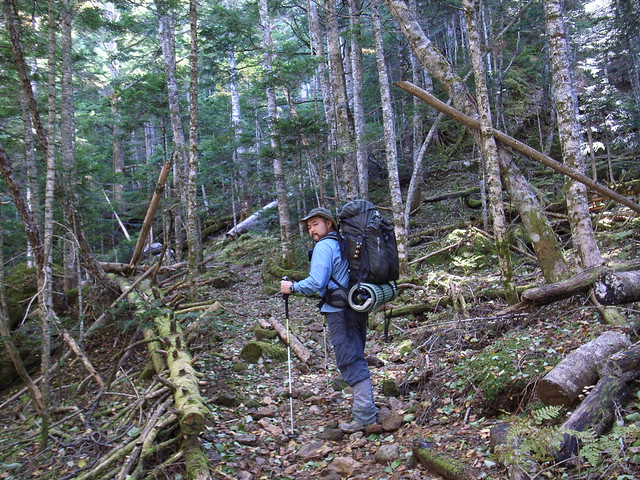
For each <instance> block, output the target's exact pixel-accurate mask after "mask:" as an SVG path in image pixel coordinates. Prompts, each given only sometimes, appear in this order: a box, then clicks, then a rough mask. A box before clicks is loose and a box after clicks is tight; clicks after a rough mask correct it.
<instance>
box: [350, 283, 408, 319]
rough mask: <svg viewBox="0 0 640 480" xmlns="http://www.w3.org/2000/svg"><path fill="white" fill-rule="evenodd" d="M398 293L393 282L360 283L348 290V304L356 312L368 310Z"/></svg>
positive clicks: (373, 308)
mask: <svg viewBox="0 0 640 480" xmlns="http://www.w3.org/2000/svg"><path fill="white" fill-rule="evenodd" d="M397 295H398V286H397V285H396V284H395V283H390V282H387V283H361V284H360V286H358V285H357V284H356V285H354V286H353V287H351V290H349V297H348V298H349V306H350V307H351V308H352V309H353V310H355V311H356V312H370V311H371V310H375V309H377V308H380V307H381V306H382V305H383V304H385V303H387V302H390V301H391V300H393V299H394V298H396V296H397Z"/></svg>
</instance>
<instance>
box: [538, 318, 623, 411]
mask: <svg viewBox="0 0 640 480" xmlns="http://www.w3.org/2000/svg"><path fill="white" fill-rule="evenodd" d="M630 345H631V342H630V341H629V339H628V338H627V337H626V335H624V334H622V333H620V332H614V331H608V332H604V333H603V334H602V335H600V336H599V337H598V338H596V339H595V340H592V341H591V342H588V343H585V344H584V345H582V346H581V347H579V348H577V349H576V350H574V351H573V352H571V353H570V354H569V355H567V356H566V357H565V358H564V359H563V360H562V361H561V362H560V363H558V364H557V365H556V366H555V367H554V368H553V369H552V370H551V371H550V372H549V373H547V375H545V377H544V378H543V379H542V380H540V381H539V382H538V384H537V386H536V393H537V395H538V397H539V398H540V400H541V401H542V403H544V404H545V405H564V406H566V407H570V406H571V405H573V403H574V402H575V401H576V400H577V398H578V395H580V393H581V392H582V390H583V389H584V388H585V387H588V386H589V385H594V384H595V383H596V382H597V380H598V371H597V368H598V364H599V363H600V362H603V361H604V360H605V359H607V358H609V357H610V356H611V355H613V354H614V353H616V352H618V351H620V350H622V349H623V348H628V347H629V346H630Z"/></svg>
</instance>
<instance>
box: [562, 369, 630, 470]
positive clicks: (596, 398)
mask: <svg viewBox="0 0 640 480" xmlns="http://www.w3.org/2000/svg"><path fill="white" fill-rule="evenodd" d="M628 394H629V388H628V387H627V385H626V384H625V383H624V382H623V381H622V380H620V379H619V378H616V377H603V378H601V379H600V381H598V384H597V385H596V387H595V388H594V389H593V390H592V391H591V393H589V395H587V398H586V399H585V400H584V401H583V402H582V403H581V404H580V406H579V407H578V408H576V409H575V411H574V412H573V413H572V414H571V416H570V417H569V419H568V420H567V421H566V422H564V424H563V425H562V428H563V429H566V430H573V431H576V432H584V431H585V430H589V429H590V430H592V431H593V432H594V433H595V434H596V435H598V436H599V435H602V434H603V433H605V432H606V431H607V430H608V429H609V427H610V426H611V424H612V423H613V421H614V419H615V415H616V411H617V410H618V407H620V406H621V404H622V402H623V401H624V400H625V399H626V397H627V395H628ZM578 449H579V441H578V439H577V438H576V437H574V436H572V435H571V434H565V435H564V441H563V442H562V444H561V445H560V447H559V448H558V450H557V451H556V452H554V456H555V457H556V459H557V460H559V461H561V460H566V459H568V458H571V457H573V456H574V455H576V454H577V453H578Z"/></svg>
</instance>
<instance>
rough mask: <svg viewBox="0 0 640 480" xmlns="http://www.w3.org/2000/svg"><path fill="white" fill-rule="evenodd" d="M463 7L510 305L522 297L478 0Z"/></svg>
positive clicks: (465, 0)
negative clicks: (518, 291) (509, 238)
mask: <svg viewBox="0 0 640 480" xmlns="http://www.w3.org/2000/svg"><path fill="white" fill-rule="evenodd" d="M462 6H463V8H464V11H465V17H466V19H467V35H468V38H469V49H470V50H471V63H472V64H473V71H474V76H475V82H476V97H477V100H478V112H479V114H480V133H481V140H482V142H481V143H480V148H481V150H482V155H483V156H484V159H485V164H486V173H487V177H486V178H487V186H488V193H489V207H490V211H491V217H492V219H493V231H494V235H495V239H496V253H497V254H498V262H499V264H500V270H501V271H502V282H503V284H504V289H505V296H506V299H507V301H508V302H509V303H511V304H513V303H516V302H517V301H518V295H517V294H516V291H515V286H514V284H513V266H512V263H511V255H510V252H509V243H508V241H507V227H506V217H505V214H504V204H503V201H502V181H501V179H500V159H499V156H498V146H497V144H496V139H495V138H494V136H493V123H492V119H491V106H490V104H489V91H488V88H487V79H486V74H485V69H484V63H483V60H482V58H481V46H480V35H479V32H478V22H477V11H478V6H477V2H476V0H462Z"/></svg>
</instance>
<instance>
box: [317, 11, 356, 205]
mask: <svg viewBox="0 0 640 480" xmlns="http://www.w3.org/2000/svg"><path fill="white" fill-rule="evenodd" d="M334 2H335V0H325V2H324V5H325V14H326V25H327V46H328V53H329V71H330V72H331V73H330V76H329V80H330V82H331V87H332V88H331V93H332V95H333V102H334V106H335V120H336V134H337V141H338V145H337V146H338V151H337V152H336V168H335V169H334V171H335V173H336V175H337V184H336V197H337V198H338V200H352V199H354V198H356V197H357V196H358V194H359V192H358V167H357V165H356V160H355V158H354V155H353V147H352V144H351V139H352V138H353V137H354V131H353V125H352V123H351V118H350V117H351V114H350V112H349V103H348V100H347V86H346V82H345V77H344V66H343V64H342V52H341V40H340V31H339V28H338V16H337V13H336V7H335V3H334ZM325 101H326V99H325Z"/></svg>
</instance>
